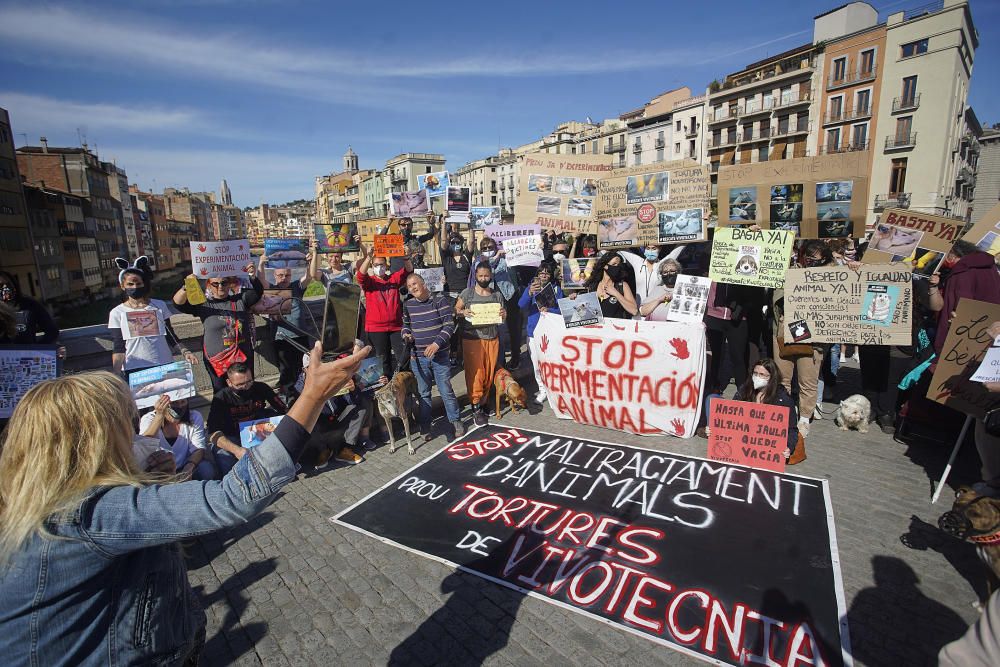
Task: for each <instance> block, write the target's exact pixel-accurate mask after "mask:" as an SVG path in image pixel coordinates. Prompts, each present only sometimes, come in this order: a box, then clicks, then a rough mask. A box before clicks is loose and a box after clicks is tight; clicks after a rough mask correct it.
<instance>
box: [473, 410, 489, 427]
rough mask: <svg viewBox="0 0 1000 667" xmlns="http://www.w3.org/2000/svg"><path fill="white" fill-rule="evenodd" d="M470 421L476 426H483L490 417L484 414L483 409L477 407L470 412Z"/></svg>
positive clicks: (487, 422)
mask: <svg viewBox="0 0 1000 667" xmlns="http://www.w3.org/2000/svg"><path fill="white" fill-rule="evenodd" d="M472 421H473V423H474V424H475V425H476V426H485V425H486V424H489V423H490V418H489V417H488V416H487V415H486V412H485V411H484V410H482V409H481V408H479V409H477V410H476V411H475V412H474V413H472Z"/></svg>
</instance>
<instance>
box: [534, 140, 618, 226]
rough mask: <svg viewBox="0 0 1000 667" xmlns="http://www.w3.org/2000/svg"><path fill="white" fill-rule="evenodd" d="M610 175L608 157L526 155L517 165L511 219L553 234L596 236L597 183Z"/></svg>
mask: <svg viewBox="0 0 1000 667" xmlns="http://www.w3.org/2000/svg"><path fill="white" fill-rule="evenodd" d="M610 173H611V156H610V155H553V154H550V153H529V154H527V155H525V156H524V157H523V158H522V162H521V175H520V178H519V179H518V194H517V201H516V203H515V205H514V219H515V220H516V221H517V222H518V224H533V225H540V226H541V227H542V229H554V230H556V231H557V232H570V233H572V234H596V233H597V223H596V219H595V217H594V204H595V201H594V200H595V198H596V197H597V194H598V191H599V187H598V182H599V181H600V179H602V178H604V177H605V176H607V175H608V174H610Z"/></svg>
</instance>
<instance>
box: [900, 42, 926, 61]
mask: <svg viewBox="0 0 1000 667" xmlns="http://www.w3.org/2000/svg"><path fill="white" fill-rule="evenodd" d="M899 52H900V57H902V58H912V57H913V56H918V55H920V54H921V53H927V40H926V39H920V40H917V41H916V42H910V43H909V44H903V46H901V47H900V48H899Z"/></svg>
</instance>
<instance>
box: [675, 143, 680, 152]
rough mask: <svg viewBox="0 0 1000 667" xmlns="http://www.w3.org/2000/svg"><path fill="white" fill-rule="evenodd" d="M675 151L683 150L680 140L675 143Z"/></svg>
mask: <svg viewBox="0 0 1000 667" xmlns="http://www.w3.org/2000/svg"><path fill="white" fill-rule="evenodd" d="M674 152H675V153H680V152H681V142H679V141H678V142H677V143H676V144H674Z"/></svg>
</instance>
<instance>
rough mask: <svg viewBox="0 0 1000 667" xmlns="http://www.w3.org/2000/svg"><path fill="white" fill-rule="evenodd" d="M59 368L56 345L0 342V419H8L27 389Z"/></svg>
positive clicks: (49, 376)
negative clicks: (2, 343) (0, 344)
mask: <svg viewBox="0 0 1000 667" xmlns="http://www.w3.org/2000/svg"><path fill="white" fill-rule="evenodd" d="M61 371H62V360H61V359H60V358H59V346H58V345H3V346H0V419H10V416H11V414H12V413H13V412H14V408H16V407H17V404H18V402H20V400H21V397H23V396H24V394H25V393H26V392H27V391H28V390H29V389H31V388H32V387H34V386H35V385H36V384H38V383H39V382H41V381H43V380H52V379H54V378H57V377H59V374H60V372H61Z"/></svg>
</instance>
